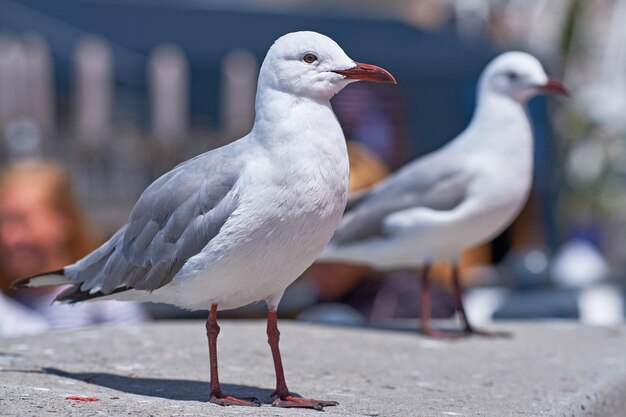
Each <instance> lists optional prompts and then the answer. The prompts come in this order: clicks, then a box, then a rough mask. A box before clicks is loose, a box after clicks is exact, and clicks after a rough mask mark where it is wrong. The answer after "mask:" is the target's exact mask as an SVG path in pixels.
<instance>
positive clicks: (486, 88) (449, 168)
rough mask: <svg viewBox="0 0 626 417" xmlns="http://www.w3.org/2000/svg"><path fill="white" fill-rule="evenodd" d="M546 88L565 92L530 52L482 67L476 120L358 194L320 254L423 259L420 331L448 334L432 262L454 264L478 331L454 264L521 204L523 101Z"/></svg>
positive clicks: (380, 260) (398, 265)
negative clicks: (435, 296)
mask: <svg viewBox="0 0 626 417" xmlns="http://www.w3.org/2000/svg"><path fill="white" fill-rule="evenodd" d="M541 93H557V94H567V91H566V89H565V87H564V86H563V85H562V84H561V83H560V82H559V81H556V80H553V79H549V78H548V76H547V75H546V73H545V71H544V69H543V67H542V66H541V64H540V63H539V61H538V60H537V59H536V58H534V57H533V56H531V55H529V54H526V53H522V52H507V53H504V54H502V55H500V56H498V57H496V58H495V59H494V60H493V61H492V62H490V63H489V64H488V65H487V67H486V68H485V69H484V71H483V73H482V74H481V77H480V80H479V86H478V103H477V107H476V110H475V113H474V116H473V118H472V120H471V122H470V124H469V126H468V127H467V128H466V129H465V130H464V131H463V132H462V133H461V134H460V135H459V136H458V137H456V138H455V139H454V140H452V141H451V142H450V143H449V144H447V145H446V146H444V147H443V148H441V149H439V150H437V151H435V152H432V153H430V154H428V155H426V156H424V157H421V158H419V159H417V160H416V161H414V162H412V163H410V164H409V165H407V166H405V167H404V168H402V169H401V170H399V171H398V172H397V173H396V174H394V175H393V176H391V177H388V178H387V179H386V180H384V181H383V182H381V183H380V184H378V185H376V186H374V187H373V188H372V189H371V190H369V191H368V192H365V193H362V194H359V195H356V196H354V197H351V198H350V201H349V202H348V207H347V210H346V213H345V214H344V216H343V219H342V221H341V224H340V225H339V227H338V229H337V231H336V232H335V235H334V236H333V239H332V240H331V243H330V244H329V246H328V247H327V248H326V250H325V251H324V252H323V253H322V255H321V257H320V259H319V261H328V262H346V263H355V264H361V265H367V266H371V267H373V268H376V269H382V270H394V269H402V268H414V267H417V266H420V265H423V266H424V268H423V271H422V285H423V291H422V303H421V305H422V329H423V332H424V333H425V334H428V335H431V336H442V337H444V336H446V337H447V336H450V335H445V334H443V333H440V332H437V331H435V330H433V329H432V328H431V327H430V322H429V321H430V295H429V281H428V270H429V265H430V263H431V262H433V261H436V260H443V261H446V262H450V263H452V264H453V289H454V293H455V304H456V309H457V312H458V313H459V315H460V316H461V319H462V320H463V323H464V329H465V331H466V332H476V329H474V328H473V327H472V326H471V325H470V323H469V322H468V319H467V316H466V314H465V310H464V307H463V302H462V298H461V285H460V283H459V276H458V266H457V264H456V262H457V259H458V257H459V254H460V253H461V251H462V250H464V249H467V248H469V247H471V246H475V245H478V244H480V243H483V242H486V241H488V240H490V239H492V238H493V237H495V236H496V235H497V234H499V233H500V232H501V231H502V230H504V229H505V228H506V227H507V226H508V225H509V224H510V223H511V222H512V221H513V220H514V218H515V217H516V216H517V215H518V213H519V212H520V210H521V209H522V207H523V206H524V203H525V202H526V199H527V197H528V194H529V191H530V187H531V183H532V169H533V158H532V155H533V138H532V132H531V126H530V122H529V120H528V116H527V114H526V109H525V104H526V102H527V101H528V100H529V99H530V98H532V97H533V96H535V95H537V94H541ZM481 333H483V334H487V333H486V332H481Z"/></svg>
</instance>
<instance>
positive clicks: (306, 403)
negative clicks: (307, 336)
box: [267, 309, 338, 410]
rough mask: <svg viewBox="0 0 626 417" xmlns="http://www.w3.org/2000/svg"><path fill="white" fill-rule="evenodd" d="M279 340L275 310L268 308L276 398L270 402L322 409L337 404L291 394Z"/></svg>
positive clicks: (269, 338) (274, 394) (268, 329)
mask: <svg viewBox="0 0 626 417" xmlns="http://www.w3.org/2000/svg"><path fill="white" fill-rule="evenodd" d="M279 340H280V331H278V325H277V317H276V310H272V309H270V310H269V312H268V313H267V342H268V343H269V345H270V349H271V350H272V357H273V358H274V369H275V370H276V390H275V391H274V392H273V393H272V397H275V398H276V399H275V400H274V402H273V403H272V405H273V406H274V407H286V408H290V407H296V408H313V409H315V410H322V409H323V408H324V407H328V406H331V405H337V404H338V403H337V402H336V401H322V400H313V399H308V398H300V397H296V396H294V395H292V394H291V393H290V392H289V389H288V388H287V382H285V372H284V371H283V361H282V359H281V357H280V350H279V348H278V342H279Z"/></svg>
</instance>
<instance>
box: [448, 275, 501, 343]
mask: <svg viewBox="0 0 626 417" xmlns="http://www.w3.org/2000/svg"><path fill="white" fill-rule="evenodd" d="M452 286H453V289H454V303H455V305H456V311H457V312H458V313H459V316H460V317H461V321H462V322H463V330H464V331H465V333H469V334H474V335H478V336H487V337H510V336H511V334H510V333H508V332H489V331H486V330H479V329H476V328H475V327H474V326H472V325H471V324H470V322H469V320H468V318H467V314H466V313H465V306H464V305H463V288H462V287H461V280H460V279H459V267H458V265H456V264H455V265H453V267H452Z"/></svg>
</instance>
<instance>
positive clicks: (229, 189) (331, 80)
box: [15, 32, 395, 409]
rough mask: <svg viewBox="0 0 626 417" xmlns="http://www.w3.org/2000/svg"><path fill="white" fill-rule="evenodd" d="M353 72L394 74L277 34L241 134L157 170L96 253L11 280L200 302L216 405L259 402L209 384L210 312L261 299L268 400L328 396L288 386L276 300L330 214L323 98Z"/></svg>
mask: <svg viewBox="0 0 626 417" xmlns="http://www.w3.org/2000/svg"><path fill="white" fill-rule="evenodd" d="M356 80H369V81H375V82H389V83H395V79H394V78H393V76H391V74H389V73H388V72H387V71H385V70H383V69H381V68H379V67H376V66H373V65H367V64H361V63H357V62H354V61H353V60H352V59H350V58H349V57H348V56H347V55H346V54H345V53H344V51H343V50H342V49H341V48H340V47H339V46H338V45H337V44H336V43H335V42H334V41H333V40H331V39H330V38H328V37H326V36H323V35H320V34H318V33H314V32H296V33H290V34H287V35H285V36H283V37H281V38H279V39H278V40H277V41H276V42H275V43H274V45H272V47H271V48H270V49H269V51H268V53H267V56H266V58H265V60H264V62H263V65H262V67H261V70H260V73H259V80H258V87H257V95H256V104H255V111H256V116H255V121H254V126H253V128H252V131H251V132H250V133H249V134H248V135H246V136H245V137H243V138H242V139H240V140H238V141H235V142H233V143H231V144H229V145H226V146H224V147H221V148H219V149H216V150H213V151H210V152H207V153H204V154H202V155H200V156H197V157H195V158H193V159H191V160H189V161H187V162H185V163H183V164H181V165H179V166H177V167H176V168H174V169H173V170H172V171H170V172H168V173H166V174H165V175H163V176H162V177H160V178H159V179H157V180H156V181H155V182H154V183H152V184H151V185H150V186H149V187H148V188H147V189H146V190H145V191H144V192H143V194H142V195H141V197H140V198H139V201H138V202H137V204H136V205H135V207H134V208H133V210H132V212H131V214H130V218H129V221H128V223H127V224H126V225H124V226H123V227H122V228H121V229H120V230H119V231H118V232H117V233H115V235H114V236H113V237H112V238H111V239H110V240H109V241H108V242H106V243H105V244H103V245H102V246H101V247H100V248H98V249H97V250H96V251H94V252H92V253H91V254H89V255H88V256H86V257H85V258H83V259H81V260H79V261H78V262H76V263H74V264H72V265H68V266H66V267H65V268H63V269H62V270H59V271H54V272H51V273H48V274H42V275H39V276H35V277H31V278H26V279H23V280H20V281H18V282H16V283H15V286H23V287H40V286H49V285H66V284H71V287H69V289H67V290H66V291H64V292H63V293H62V294H60V295H59V296H58V297H57V300H58V301H63V302H69V303H74V302H78V301H86V300H93V299H117V300H139V301H154V302H163V303H170V304H175V305H177V306H179V307H183V308H186V309H190V310H200V309H206V310H210V314H209V318H208V320H207V324H206V329H207V336H208V340H209V354H210V362H211V402H214V403H217V404H221V405H247V406H256V405H259V402H258V401H256V400H254V399H239V398H236V397H234V396H231V395H227V394H225V393H223V392H222V390H221V388H220V383H219V379H218V372H217V335H218V333H219V326H218V325H217V321H216V316H217V311H218V310H219V309H232V308H237V307H240V306H244V305H246V304H249V303H252V302H254V301H258V300H265V301H266V302H267V305H268V308H269V312H268V325H267V332H268V340H269V344H270V347H271V351H272V356H273V359H274V365H275V370H276V391H275V392H274V396H275V400H274V402H273V405H275V406H282V407H308V408H316V409H321V408H322V407H324V406H329V405H335V404H336V403H335V402H334V401H320V400H312V399H305V398H299V397H295V396H292V395H291V394H290V392H289V390H288V388H287V385H286V383H285V378H284V374H283V366H282V363H281V357H280V352H279V348H278V340H279V332H278V328H277V325H276V309H277V306H278V303H279V301H280V299H281V297H282V295H283V291H284V290H285V288H286V287H287V286H288V285H289V284H290V283H291V282H292V281H294V280H295V279H296V278H297V277H298V276H299V275H300V274H301V273H302V272H304V270H305V269H306V268H307V267H308V266H309V265H310V264H311V263H312V262H313V261H314V260H315V259H316V257H317V256H318V255H319V254H320V252H321V251H322V250H323V249H324V247H325V246H326V244H327V243H328V241H329V239H330V238H331V236H332V234H333V232H334V231H335V228H336V227H337V224H338V223H339V221H340V219H341V215H342V212H343V210H344V207H345V204H346V198H347V193H348V191H347V190H348V156H347V153H346V144H345V138H344V135H343V132H342V129H341V126H340V125H339V123H338V121H337V119H336V117H335V114H334V113H333V111H332V108H331V106H330V102H329V100H330V98H331V97H332V96H333V95H335V94H336V93H337V92H339V91H340V90H341V89H342V88H343V87H345V86H346V85H347V84H349V83H350V82H353V81H356Z"/></svg>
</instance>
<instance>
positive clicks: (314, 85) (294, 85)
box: [259, 32, 396, 100]
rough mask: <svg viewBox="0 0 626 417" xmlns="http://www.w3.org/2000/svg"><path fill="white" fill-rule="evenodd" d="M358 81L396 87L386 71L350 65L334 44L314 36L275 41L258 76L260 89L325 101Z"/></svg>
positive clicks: (299, 34)
mask: <svg viewBox="0 0 626 417" xmlns="http://www.w3.org/2000/svg"><path fill="white" fill-rule="evenodd" d="M358 80H366V81H373V82H386V83H393V84H395V83H396V80H395V78H394V77H393V76H392V75H391V74H390V73H389V72H387V71H386V70H384V69H382V68H380V67H377V66H375V65H369V64H363V63H359V62H355V61H353V60H352V59H350V57H348V55H346V53H345V52H344V51H343V49H341V47H340V46H339V45H337V43H336V42H335V41H333V40H332V39H330V38H329V37H327V36H324V35H321V34H319V33H316V32H293V33H288V34H286V35H284V36H282V37H280V38H278V39H277V40H276V42H274V44H273V45H272V47H271V48H270V49H269V51H268V52H267V56H266V57H265V60H264V61H263V65H262V66H261V70H260V73H259V86H264V87H266V88H268V87H269V88H272V89H277V90H280V91H283V92H287V93H291V94H296V95H299V96H306V97H310V98H316V99H325V100H328V99H330V98H331V97H332V96H333V95H335V94H337V93H338V92H339V91H340V90H341V89H342V88H344V87H345V86H346V85H348V84H349V83H351V82H354V81H358Z"/></svg>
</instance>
